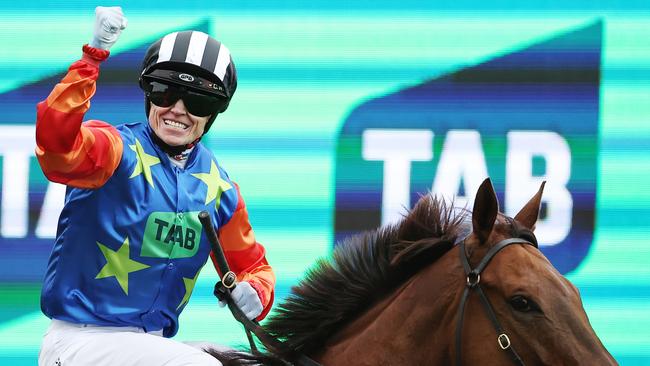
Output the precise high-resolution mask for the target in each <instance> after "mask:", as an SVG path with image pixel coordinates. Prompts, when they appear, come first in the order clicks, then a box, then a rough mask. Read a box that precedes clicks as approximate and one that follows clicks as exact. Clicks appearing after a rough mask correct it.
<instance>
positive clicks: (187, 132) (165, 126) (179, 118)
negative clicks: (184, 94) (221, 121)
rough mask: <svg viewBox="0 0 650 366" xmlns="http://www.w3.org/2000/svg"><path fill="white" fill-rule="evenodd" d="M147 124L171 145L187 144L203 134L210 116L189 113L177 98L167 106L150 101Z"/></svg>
mask: <svg viewBox="0 0 650 366" xmlns="http://www.w3.org/2000/svg"><path fill="white" fill-rule="evenodd" d="M150 105H151V109H150V111H149V125H150V126H151V128H152V129H153V130H154V132H155V133H156V135H157V136H158V137H159V138H160V139H161V140H163V141H164V142H165V143H166V144H168V145H171V146H182V145H187V144H189V143H191V142H193V141H194V140H196V139H198V138H199V137H201V135H203V131H204V129H205V124H206V123H207V122H208V119H209V118H210V116H206V117H198V116H195V115H193V114H190V113H189V112H188V111H187V109H186V108H185V104H183V100H182V99H179V100H178V101H177V102H176V103H174V104H173V105H171V106H169V107H159V106H157V105H155V104H153V103H151V102H150Z"/></svg>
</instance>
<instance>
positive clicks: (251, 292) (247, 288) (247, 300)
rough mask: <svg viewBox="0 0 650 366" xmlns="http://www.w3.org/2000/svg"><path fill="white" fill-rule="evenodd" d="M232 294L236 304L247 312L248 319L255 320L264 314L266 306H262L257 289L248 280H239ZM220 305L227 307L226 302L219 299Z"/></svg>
mask: <svg viewBox="0 0 650 366" xmlns="http://www.w3.org/2000/svg"><path fill="white" fill-rule="evenodd" d="M230 294H231V296H232V299H233V301H234V302H235V304H237V306H238V307H239V308H240V309H241V311H242V312H243V313H244V314H246V317H247V318H248V319H250V320H253V319H255V318H257V317H258V316H260V314H262V310H264V306H262V301H261V300H260V297H259V295H258V294H257V291H255V289H254V288H253V286H251V284H250V283H248V282H246V281H242V282H238V283H237V286H235V288H234V289H233V290H232V292H231V293H230ZM219 306H221V307H225V306H226V302H225V301H224V300H219Z"/></svg>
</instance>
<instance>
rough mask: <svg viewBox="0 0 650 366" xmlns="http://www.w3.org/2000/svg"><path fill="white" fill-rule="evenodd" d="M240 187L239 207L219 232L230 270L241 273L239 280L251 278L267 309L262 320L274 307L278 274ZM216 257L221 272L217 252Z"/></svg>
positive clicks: (238, 274)
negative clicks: (249, 214) (261, 241)
mask: <svg viewBox="0 0 650 366" xmlns="http://www.w3.org/2000/svg"><path fill="white" fill-rule="evenodd" d="M233 185H234V187H235V189H236V190H237V198H238V199H237V208H236V209H235V212H234V213H233V215H232V217H231V218H230V221H228V223H226V224H225V225H224V226H223V227H221V228H220V229H219V232H218V236H219V241H220V242H221V245H222V248H223V252H224V255H225V256H226V259H227V261H228V265H229V266H230V270H231V271H233V272H235V273H236V274H237V281H240V282H241V281H248V282H249V283H250V284H251V286H253V288H254V289H255V291H257V294H258V295H259V297H260V300H261V301H262V305H263V306H264V310H263V311H262V314H260V316H259V317H258V318H257V320H262V319H264V317H265V316H266V314H268V312H269V311H270V310H271V305H272V304H273V298H274V288H275V274H274V273H273V269H272V268H271V266H270V265H269V263H268V262H267V260H266V256H265V254H266V250H265V249H264V246H262V244H260V243H258V242H257V241H256V240H255V234H254V233H253V229H252V228H251V225H250V222H249V220H248V212H247V211H246V205H245V204H244V199H243V198H242V196H241V194H240V192H239V186H237V184H234V182H233ZM210 256H211V257H212V261H213V263H214V265H215V268H217V271H218V272H219V268H218V266H217V264H216V261H215V258H214V254H213V253H211V255H210Z"/></svg>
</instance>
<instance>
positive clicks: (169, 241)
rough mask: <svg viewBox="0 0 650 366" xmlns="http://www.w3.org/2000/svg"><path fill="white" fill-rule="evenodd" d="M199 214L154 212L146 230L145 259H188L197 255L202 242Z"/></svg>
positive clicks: (142, 253)
mask: <svg viewBox="0 0 650 366" xmlns="http://www.w3.org/2000/svg"><path fill="white" fill-rule="evenodd" d="M198 214H199V213H198V212H187V213H185V214H182V213H175V212H153V213H151V215H149V217H148V218H147V226H146V227H145V230H144V239H143V241H142V250H141V253H140V255H141V256H143V257H154V258H188V257H193V256H194V255H196V253H197V251H198V250H199V240H201V230H202V226H201V222H200V221H199V219H198Z"/></svg>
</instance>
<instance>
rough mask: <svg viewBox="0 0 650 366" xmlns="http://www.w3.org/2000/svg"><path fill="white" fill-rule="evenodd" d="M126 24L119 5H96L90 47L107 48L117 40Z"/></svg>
mask: <svg viewBox="0 0 650 366" xmlns="http://www.w3.org/2000/svg"><path fill="white" fill-rule="evenodd" d="M126 25H127V19H126V17H125V16H124V14H123V13H122V8H121V7H119V6H112V7H105V6H98V7H96V8H95V28H94V32H93V39H92V40H91V41H90V43H89V45H90V46H91V47H95V48H101V49H104V50H109V49H110V48H111V47H112V46H113V45H114V44H115V42H117V39H118V38H119V37H120V34H121V33H122V31H123V30H124V29H125V28H126Z"/></svg>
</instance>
